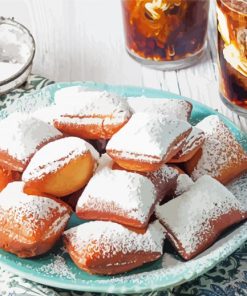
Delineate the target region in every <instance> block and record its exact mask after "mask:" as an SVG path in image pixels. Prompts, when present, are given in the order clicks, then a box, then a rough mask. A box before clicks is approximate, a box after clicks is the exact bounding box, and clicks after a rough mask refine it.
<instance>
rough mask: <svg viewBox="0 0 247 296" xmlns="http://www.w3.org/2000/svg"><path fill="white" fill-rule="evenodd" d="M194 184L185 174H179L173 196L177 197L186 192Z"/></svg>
mask: <svg viewBox="0 0 247 296" xmlns="http://www.w3.org/2000/svg"><path fill="white" fill-rule="evenodd" d="M193 184H194V182H193V180H192V179H191V178H190V177H189V176H188V175H186V174H180V175H179V176H178V178H177V186H176V189H175V196H179V195H181V194H183V193H184V192H186V191H188V190H189V189H190V187H191V186H192V185H193Z"/></svg>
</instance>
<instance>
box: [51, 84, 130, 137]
mask: <svg viewBox="0 0 247 296" xmlns="http://www.w3.org/2000/svg"><path fill="white" fill-rule="evenodd" d="M55 103H56V106H57V107H58V108H59V113H60V116H59V117H58V118H57V119H55V120H54V125H55V126H56V127H57V128H58V129H59V130H61V131H62V132H64V133H66V134H68V135H72V136H78V137H81V138H83V139H96V140H97V139H110V138H111V136H112V135H113V134H114V133H116V132H117V131H118V130H119V129H120V128H121V127H122V126H123V125H125V123H126V122H127V121H128V120H129V118H130V117H131V112H130V108H129V105H128V103H127V101H126V99H124V98H122V97H120V96H117V95H115V94H112V93H109V92H106V91H96V90H86V89H84V88H82V87H78V86H77V87H75V86H74V87H68V88H63V89H61V90H58V91H57V92H56V94H55Z"/></svg>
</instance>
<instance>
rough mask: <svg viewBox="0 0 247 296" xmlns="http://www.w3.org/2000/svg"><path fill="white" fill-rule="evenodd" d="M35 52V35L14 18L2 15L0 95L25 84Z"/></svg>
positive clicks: (0, 18) (0, 24) (0, 29)
mask: <svg viewBox="0 0 247 296" xmlns="http://www.w3.org/2000/svg"><path fill="white" fill-rule="evenodd" d="M34 53H35V42H34V39H33V36H32V35H31V33H30V32H29V31H28V29H27V28H25V27H24V26H23V25H21V24H19V23H18V22H16V21H14V20H13V19H9V18H3V17H0V95H1V94H3V93H7V92H9V91H10V90H12V89H13V88H15V87H17V86H20V85H21V84H23V83H24V82H25V81H26V79H27V77H28V75H29V74H30V72H31V68H32V62H33V58H34Z"/></svg>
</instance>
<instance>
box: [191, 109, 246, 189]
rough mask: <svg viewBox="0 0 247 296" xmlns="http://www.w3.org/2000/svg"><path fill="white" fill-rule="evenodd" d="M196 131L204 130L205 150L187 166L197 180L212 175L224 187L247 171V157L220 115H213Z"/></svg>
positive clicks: (201, 123)
mask: <svg viewBox="0 0 247 296" xmlns="http://www.w3.org/2000/svg"><path fill="white" fill-rule="evenodd" d="M196 127H198V128H199V129H201V130H203V132H204V134H205V141H204V144H203V145H202V147H201V149H199V151H198V152H197V153H196V154H195V155H194V157H192V158H191V159H190V160H189V161H188V162H186V163H185V168H186V171H187V173H188V174H189V175H190V176H191V177H192V179H193V180H197V179H198V178H199V177H201V176H203V175H210V176H212V177H213V178H215V179H217V180H218V181H220V182H221V183H223V184H227V183H228V182H230V181H231V180H232V179H234V178H236V177H238V176H239V175H241V174H242V173H243V172H245V171H247V154H246V152H245V151H244V150H243V148H242V147H241V145H240V144H239V143H238V141H237V140H236V139H235V138H234V136H233V134H232V133H231V131H230V130H229V129H228V127H227V126H226V125H225V124H224V123H223V121H221V119H220V118H219V117H218V116H217V115H210V116H208V117H206V118H204V119H203V120H202V121H201V122H199V123H198V124H197V125H196Z"/></svg>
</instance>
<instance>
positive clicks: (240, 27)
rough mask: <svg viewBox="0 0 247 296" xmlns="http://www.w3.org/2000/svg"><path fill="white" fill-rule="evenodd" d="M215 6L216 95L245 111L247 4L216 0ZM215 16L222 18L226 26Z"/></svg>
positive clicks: (246, 101)
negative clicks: (218, 79)
mask: <svg viewBox="0 0 247 296" xmlns="http://www.w3.org/2000/svg"><path fill="white" fill-rule="evenodd" d="M217 5H218V10H219V12H218V28H221V29H219V32H218V53H219V66H220V92H221V94H222V96H223V97H224V98H226V99H227V100H229V101H231V102H232V103H234V104H236V105H238V106H241V107H243V108H247V1H246V0H242V1H241V0H235V1H234V0H217ZM219 13H222V15H223V16H224V19H225V20H226V22H225V25H226V26H225V25H223V22H222V18H221V20H220V17H219ZM223 27H224V28H223ZM222 28H223V29H222ZM220 31H221V32H220ZM222 31H224V32H223V33H222Z"/></svg>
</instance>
